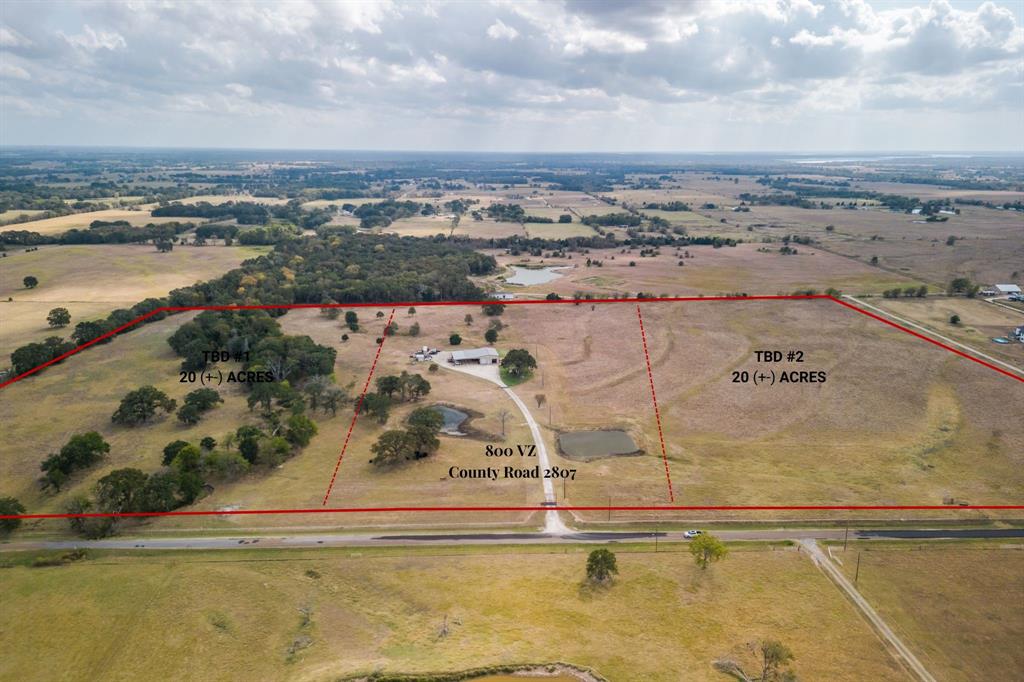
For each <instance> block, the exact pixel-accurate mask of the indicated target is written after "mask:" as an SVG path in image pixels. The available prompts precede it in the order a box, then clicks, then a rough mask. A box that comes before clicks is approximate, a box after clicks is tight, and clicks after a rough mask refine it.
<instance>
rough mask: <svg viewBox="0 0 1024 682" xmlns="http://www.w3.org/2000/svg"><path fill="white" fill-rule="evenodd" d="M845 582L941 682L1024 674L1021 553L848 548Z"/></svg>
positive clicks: (1007, 549)
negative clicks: (854, 582) (851, 583)
mask: <svg viewBox="0 0 1024 682" xmlns="http://www.w3.org/2000/svg"><path fill="white" fill-rule="evenodd" d="M832 552H833V554H835V555H836V556H838V557H840V559H841V560H842V562H843V564H842V567H841V570H842V571H843V572H844V574H846V576H847V577H848V578H850V580H853V578H854V576H855V575H857V574H858V571H857V561H858V556H859V557H860V570H859V577H858V582H857V588H858V590H859V591H860V592H861V594H862V595H864V597H865V598H866V599H867V600H868V602H869V603H870V604H871V605H872V606H873V607H874V608H875V610H876V611H878V613H879V614H880V615H881V616H882V617H883V618H884V619H885V620H886V622H888V623H889V625H890V626H891V627H893V629H894V630H895V631H896V632H897V634H898V635H899V636H900V637H901V638H902V639H903V640H904V643H905V644H907V646H909V647H910V648H911V650H912V651H913V652H914V653H915V654H916V655H917V657H918V658H919V659H920V660H921V662H922V663H923V664H924V666H925V667H926V668H928V670H929V671H930V672H931V673H932V674H933V675H935V677H936V678H938V679H941V680H951V681H958V682H959V681H968V680H977V681H979V682H981V681H984V680H998V679H1009V678H1011V677H1013V676H1014V674H1015V673H1013V672H1012V671H1015V670H1016V671H1020V670H1022V669H1024V649H1022V648H1021V646H1020V643H1021V641H1024V609H1022V608H1021V606H1022V604H1024V546H1021V545H1017V546H1007V545H1002V546H999V545H993V544H991V543H987V544H980V543H979V544H973V545H965V544H963V543H948V544H944V545H941V546H938V545H933V544H931V543H928V544H924V545H922V544H914V543H906V544H902V545H894V544H890V545H889V546H886V547H882V548H878V547H876V546H875V544H874V543H873V542H872V543H867V542H859V543H851V546H850V548H849V549H848V550H847V551H845V552H843V551H842V549H841V548H838V549H837V548H833V550H832Z"/></svg>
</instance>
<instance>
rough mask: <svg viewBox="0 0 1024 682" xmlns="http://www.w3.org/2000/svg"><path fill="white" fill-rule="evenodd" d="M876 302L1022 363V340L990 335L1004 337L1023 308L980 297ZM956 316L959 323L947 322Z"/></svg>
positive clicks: (1020, 321)
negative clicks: (1004, 340) (1003, 341)
mask: <svg viewBox="0 0 1024 682" xmlns="http://www.w3.org/2000/svg"><path fill="white" fill-rule="evenodd" d="M871 305H875V306H878V307H879V308H882V309H884V310H887V311H889V312H891V313H893V314H894V315H896V316H898V317H901V318H904V319H912V320H914V321H915V322H917V323H919V324H921V325H923V326H925V327H927V328H928V329H931V330H933V331H935V332H936V333H938V334H941V335H943V336H947V337H949V338H951V339H954V340H956V341H959V342H960V343H962V344H964V345H965V346H969V347H971V348H976V349H978V350H979V351H981V352H983V353H985V354H987V355H991V356H992V357H995V358H999V359H1001V360H1005V361H1007V362H1011V363H1016V365H1017V366H1018V367H1024V344H1022V343H1017V342H1013V343H1010V344H1007V345H1002V344H998V343H994V342H993V341H992V339H993V338H998V337H1004V338H1005V337H1006V335H1007V333H1009V331H1010V330H1011V329H1014V328H1016V327H1019V326H1021V325H1024V311H1019V312H1017V311H1014V310H1011V309H1008V308H1006V307H1003V306H1001V305H994V304H992V303H988V302H986V301H983V300H980V299H969V298H926V299H910V298H900V299H886V298H882V299H873V300H872V301H871ZM953 315H959V316H960V323H959V324H950V322H949V320H950V317H952V316H953Z"/></svg>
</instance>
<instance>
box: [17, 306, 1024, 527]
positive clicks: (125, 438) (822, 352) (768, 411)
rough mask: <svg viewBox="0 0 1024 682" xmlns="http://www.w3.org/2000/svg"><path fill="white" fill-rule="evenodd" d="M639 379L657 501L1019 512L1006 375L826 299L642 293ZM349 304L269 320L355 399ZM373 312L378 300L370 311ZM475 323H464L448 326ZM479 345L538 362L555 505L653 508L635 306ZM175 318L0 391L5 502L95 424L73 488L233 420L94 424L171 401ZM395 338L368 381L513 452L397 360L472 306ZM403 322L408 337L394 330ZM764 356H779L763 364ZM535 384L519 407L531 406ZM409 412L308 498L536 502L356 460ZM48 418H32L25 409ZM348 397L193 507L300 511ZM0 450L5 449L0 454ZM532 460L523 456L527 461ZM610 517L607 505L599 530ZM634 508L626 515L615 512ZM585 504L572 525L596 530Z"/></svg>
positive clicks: (552, 309) (475, 402)
mask: <svg viewBox="0 0 1024 682" xmlns="http://www.w3.org/2000/svg"><path fill="white" fill-rule="evenodd" d="M641 307H642V310H643V315H644V324H645V328H646V330H647V342H648V347H649V352H650V358H651V364H652V367H653V375H654V381H655V384H656V388H657V391H658V399H659V405H660V408H661V414H662V422H663V430H664V434H665V440H666V447H667V454H668V458H669V464H670V469H671V475H672V480H673V489H674V492H675V501H676V502H677V503H679V504H688V505H723V504H726V505H758V504H777V505H784V504H819V505H831V504H849V505H864V504H936V505H941V504H943V502H944V501H945V500H946V499H947V498H954V499H956V500H957V501H967V502H970V503H973V504H1019V503H1020V500H1021V497H1020V491H1021V490H1022V489H1024V477H1022V473H1021V472H1022V468H1021V464H1022V461H1021V453H1024V424H1021V423H1020V422H1019V421H1014V420H1012V419H1007V414H1006V409H1005V406H1006V405H1007V404H1012V403H1013V402H1014V400H1015V398H1014V396H1015V395H1018V394H1020V393H1021V392H1022V389H1021V387H1020V386H1019V385H1018V384H1016V383H1014V382H1013V381H1012V380H1010V379H1008V378H1005V377H1001V376H999V375H998V374H996V373H994V372H992V371H991V370H988V369H986V368H983V367H980V366H978V365H974V364H972V363H970V362H968V361H966V360H964V359H962V358H958V357H956V356H954V355H952V354H950V353H948V352H946V351H943V350H941V349H937V348H934V347H932V346H930V345H928V344H925V343H923V342H922V341H920V340H918V339H914V338H913V337H910V336H909V335H905V334H901V333H900V332H898V331H895V330H892V329H890V328H887V327H885V326H884V325H881V324H879V323H877V322H875V321H873V320H870V319H868V318H866V317H862V316H859V315H857V314H856V313H854V312H852V311H849V310H846V309H843V308H841V307H840V306H838V305H836V304H834V303H830V302H828V301H801V302H764V301H748V302H742V301H739V302H711V301H706V302H701V301H695V302H691V303H665V304H659V303H645V304H641ZM375 312H376V311H375V310H374V309H360V310H359V315H360V319H361V326H362V329H361V331H360V332H359V333H355V334H350V339H349V340H348V341H347V342H342V341H341V340H340V336H341V334H342V332H343V331H345V330H344V329H343V328H342V324H341V323H340V321H338V320H333V321H332V320H329V319H327V318H324V317H322V316H320V315H319V313H318V312H316V311H292V312H290V313H289V314H288V315H286V316H285V317H283V318H281V321H282V325H283V327H284V329H285V331H286V332H287V333H291V334H308V335H310V336H311V337H312V338H314V339H315V340H316V341H317V342H319V343H323V344H329V345H332V346H334V347H335V348H337V349H338V352H339V355H338V362H337V365H336V367H335V377H336V380H337V382H338V384H340V385H342V386H349V387H350V393H351V394H352V395H354V396H355V395H358V393H359V392H360V391H361V389H362V386H363V383H364V382H365V380H366V375H367V372H368V371H369V368H370V365H371V363H372V361H373V358H374V356H375V354H376V350H377V346H376V342H375V339H376V338H377V337H378V336H380V334H381V331H382V329H383V325H384V319H383V318H376V316H375ZM381 312H384V313H385V314H388V313H389V312H390V308H387V307H382V308H381ZM467 313H469V314H471V315H472V316H473V317H474V320H473V322H472V324H471V325H467V324H466V323H465V321H464V319H463V318H464V316H465V315H466V314H467ZM502 320H503V322H504V323H505V324H506V325H507V328H506V329H504V330H503V331H502V332H501V335H500V338H499V340H498V342H497V344H495V345H496V346H497V347H498V348H499V350H500V351H506V350H508V349H510V348H516V347H523V348H527V349H528V350H530V352H531V353H533V354H534V355H535V356H536V357H537V358H538V363H539V369H538V371H537V372H536V374H535V375H534V376H533V377H532V378H531V379H529V380H528V381H526V382H524V383H522V384H520V385H519V386H517V387H516V389H515V391H516V393H517V394H518V395H519V396H520V398H521V399H522V400H524V401H525V402H526V403H527V404H528V405H530V408H531V411H532V412H533V414H534V416H535V418H537V420H538V422H540V424H541V426H542V432H543V437H544V438H545V441H546V443H547V446H548V449H549V452H551V453H553V454H552V462H551V463H552V464H554V465H558V466H561V467H565V468H575V469H577V472H578V473H577V475H576V477H575V479H574V480H572V481H569V482H567V483H566V484H565V486H564V487H563V486H562V485H556V491H557V497H558V500H559V501H560V502H562V501H564V502H568V503H569V504H575V505H605V504H608V503H609V501H611V502H612V503H615V504H628V505H645V504H665V503H667V502H668V501H669V496H668V488H667V485H666V480H665V473H664V465H663V462H662V457H661V451H660V444H659V440H658V436H657V426H656V422H655V418H654V410H653V404H652V402H651V396H650V386H649V382H648V378H647V371H646V365H645V361H644V356H643V348H642V341H641V337H640V330H639V324H638V320H637V315H636V304H633V303H613V304H594V305H580V306H565V305H559V306H511V307H509V308H508V309H507V310H506V312H505V314H504V315H503V316H502ZM181 321H183V318H180V317H179V318H171V319H168V320H165V321H163V322H160V323H156V324H152V325H147V326H146V327H144V328H143V329H140V330H138V331H136V332H133V333H132V334H130V335H126V336H124V337H121V338H118V339H117V340H115V341H114V342H112V343H111V344H108V345H105V346H102V347H100V348H97V349H93V350H90V351H86V352H85V353H83V354H82V355H79V356H76V357H73V358H70V359H69V360H67V361H66V362H65V363H64V364H62V365H61V366H59V367H57V368H54V369H51V370H49V371H47V372H45V373H43V374H42V375H41V376H39V377H36V378H33V379H30V380H26V381H25V382H23V383H20V384H16V385H15V386H13V387H11V388H9V389H6V390H5V392H4V395H2V396H0V420H2V421H3V423H5V424H9V425H10V438H9V440H8V441H7V442H8V443H9V445H5V446H4V449H5V452H4V453H2V455H3V456H2V457H0V462H2V467H3V469H2V470H0V480H3V481H4V488H3V490H0V493H4V494H14V495H16V496H18V497H20V498H22V499H23V501H25V502H26V505H27V506H29V508H30V509H32V510H36V509H44V510H52V509H57V508H59V507H60V505H61V504H62V503H63V501H64V496H63V495H58V496H55V497H49V496H42V495H41V494H40V493H39V492H38V491H37V490H36V488H35V484H34V480H35V478H36V476H37V475H38V464H39V462H40V461H41V460H42V459H43V458H44V457H45V456H46V454H47V453H49V452H52V451H55V450H56V449H57V448H59V447H60V445H61V444H63V443H64V442H65V441H66V440H67V438H68V437H69V436H70V435H72V434H73V433H77V432H82V431H86V430H91V429H96V430H99V431H100V432H101V433H103V434H105V436H106V437H107V438H108V440H109V441H110V442H111V444H112V446H113V451H112V453H111V456H110V457H109V458H108V460H107V461H106V462H105V463H104V464H103V465H102V466H101V467H98V468H97V469H96V470H93V471H90V472H88V473H87V474H86V475H84V476H83V477H82V478H80V479H78V480H77V483H76V485H75V486H73V487H72V490H73V491H75V490H78V491H80V490H84V489H85V488H86V487H87V486H89V485H91V484H92V482H94V481H95V480H96V479H98V478H99V477H100V476H102V475H103V474H104V473H105V472H106V471H109V470H110V469H113V468H118V467H123V466H139V467H140V468H143V469H146V470H154V469H156V468H157V467H158V465H159V453H160V450H161V449H162V447H163V445H165V444H166V443H168V442H170V441H172V440H175V439H177V438H185V439H186V440H198V439H199V438H200V437H202V436H205V435H212V436H214V437H215V438H218V439H220V438H221V437H222V436H223V435H224V434H225V433H227V432H228V431H231V430H233V429H234V428H235V427H236V426H238V425H240V424H242V423H246V422H248V421H252V420H253V419H254V417H253V416H252V415H251V414H249V413H248V412H247V410H246V409H245V407H244V403H243V401H242V395H241V394H240V393H239V394H235V393H233V392H229V393H228V394H227V398H228V400H227V403H226V404H225V405H223V406H222V407H220V408H218V409H217V410H215V411H214V412H213V413H211V416H210V417H208V418H206V419H204V421H203V422H202V423H201V424H199V425H198V426H196V427H191V428H184V427H181V426H180V425H179V424H178V423H177V421H176V420H174V419H173V418H171V419H164V420H158V421H157V422H156V423H154V424H151V425H148V426H143V427H139V428H135V429H123V428H114V427H113V426H112V425H111V424H110V423H109V415H110V413H112V412H113V410H114V409H115V408H116V406H117V402H118V400H119V399H120V397H121V396H122V395H123V394H124V393H125V392H126V391H127V390H129V389H131V388H134V387H136V386H139V385H143V384H147V383H152V384H154V385H156V386H158V387H160V388H162V389H163V390H165V391H167V392H168V393H169V394H171V395H172V397H177V398H179V399H180V397H181V396H182V395H183V394H184V393H185V392H186V391H187V390H189V389H190V388H192V387H190V386H188V385H183V384H178V383H177V378H178V377H177V371H176V369H177V366H178V361H177V358H175V357H174V356H173V354H172V353H171V352H170V349H169V348H168V347H167V346H166V342H165V339H166V336H167V335H168V334H170V333H171V332H172V331H173V329H174V328H175V327H176V326H177V325H178V324H180V322H181ZM395 321H396V322H397V324H398V327H399V328H398V335H397V336H394V337H389V338H388V339H387V340H386V342H385V344H384V347H383V349H382V351H381V353H380V358H379V361H378V364H377V367H376V371H375V377H380V376H384V375H386V374H395V373H398V372H401V371H403V370H405V371H410V372H419V373H422V374H423V375H424V376H425V377H426V378H427V379H428V380H429V381H430V382H431V384H432V391H431V393H430V395H429V396H428V397H427V398H425V399H424V400H423V401H421V403H420V404H432V403H434V402H442V403H449V404H452V405H455V406H458V407H462V408H469V409H470V410H472V411H474V412H476V413H479V414H480V415H481V416H479V418H477V419H476V420H474V422H473V427H474V428H476V429H479V430H480V431H482V432H485V433H488V434H492V435H495V436H500V433H501V423H500V419H499V415H500V413H501V412H502V411H507V412H508V413H509V415H510V418H509V419H508V420H507V423H506V439H505V440H504V443H503V444H506V445H507V444H511V445H515V444H518V443H530V442H532V440H531V438H530V435H529V432H528V430H527V429H526V426H525V424H524V423H523V421H522V418H521V416H520V414H519V412H518V410H517V409H516V408H515V406H514V405H513V404H512V403H511V402H510V401H509V400H508V398H507V397H506V396H505V395H504V394H502V393H501V392H500V391H499V390H498V389H496V388H494V387H492V386H491V385H490V384H488V383H486V382H484V381H482V380H480V379H476V378H473V377H469V376H465V375H462V374H457V373H454V372H451V371H448V370H441V371H439V372H434V373H431V372H428V371H427V369H428V366H427V364H426V363H413V362H411V361H410V359H409V357H408V356H409V354H410V353H411V352H412V351H413V350H415V349H417V348H419V347H420V346H422V345H428V346H431V347H437V348H441V349H449V348H450V346H449V345H448V342H447V339H448V335H449V334H450V333H451V332H453V331H457V332H459V333H460V334H461V335H462V337H463V339H464V341H463V344H462V345H461V346H460V348H473V347H478V346H482V345H485V343H484V340H483V332H484V330H485V329H486V318H485V317H484V316H483V314H482V313H481V311H480V309H479V308H477V307H469V308H462V307H436V308H435V307H421V308H419V309H418V312H417V313H416V314H415V315H414V316H410V315H408V313H407V311H406V310H405V309H400V310H397V311H396V317H395ZM413 322H417V323H419V324H420V327H421V334H420V336H417V337H409V336H407V333H408V330H409V327H410V326H411V325H412V324H413ZM755 349H778V350H783V351H787V350H799V351H803V352H804V354H805V362H804V363H803V364H801V365H794V364H788V365H787V366H783V365H774V366H765V367H766V368H772V369H775V370H776V371H779V370H782V369H804V370H813V371H826V372H827V373H828V374H827V381H826V383H824V384H817V383H815V384H793V385H778V386H751V385H749V384H747V385H744V384H740V383H734V382H733V381H732V373H733V371H742V370H747V371H750V372H754V371H756V370H757V369H759V366H758V365H757V364H756V363H755V362H754V357H753V351H754V350H755ZM784 364H785V363H784ZM538 395H543V396H544V401H543V405H542V406H540V407H539V408H538V404H537V396H538ZM413 407H415V405H412V404H406V405H399V406H396V407H395V409H394V410H393V411H392V415H391V417H390V420H389V422H388V424H387V425H386V426H382V425H379V424H377V423H375V422H374V421H373V420H372V419H369V418H366V416H365V415H363V416H362V417H361V418H360V419H359V420H358V421H357V423H356V426H355V429H354V431H353V433H352V437H351V440H350V442H349V445H348V449H347V452H346V455H345V458H344V461H343V462H342V465H341V468H340V471H339V475H338V479H337V482H336V484H335V487H334V491H333V493H332V495H331V497H330V500H329V504H330V506H334V507H363V508H365V507H386V506H410V507H424V506H436V505H439V504H440V505H444V506H467V505H468V506H472V505H511V506H532V505H536V504H537V503H539V502H540V500H541V495H542V492H541V483H540V481H539V480H526V481H522V480H518V481H517V480H506V479H503V478H502V479H499V480H498V481H495V482H481V481H460V480H453V479H451V478H449V476H448V470H449V467H450V466H461V467H484V466H488V465H490V464H493V462H494V461H493V460H492V459H490V458H487V457H485V454H484V447H485V445H486V442H484V441H482V440H476V439H472V438H466V437H462V438H460V437H447V436H445V437H442V447H441V450H440V451H439V453H437V454H436V455H434V456H432V457H429V458H427V459H424V460H419V461H416V462H410V463H408V464H407V465H404V466H402V467H400V468H398V469H395V470H392V471H379V470H376V469H375V468H374V467H373V466H371V465H370V464H369V459H370V458H371V457H372V455H371V453H370V445H371V444H372V443H373V442H374V441H375V440H376V438H377V437H378V436H379V435H380V433H382V432H383V430H384V429H385V428H398V427H399V426H400V425H401V423H402V422H403V420H404V418H405V416H406V414H407V413H408V412H409V411H410V410H411V409H412V408H413ZM39 414H46V415H49V416H48V418H47V419H45V420H42V419H40V418H39V417H38V416H37V415H39ZM351 414H352V413H351V408H347V409H343V410H341V411H339V413H338V414H337V416H334V417H327V416H324V415H322V414H319V413H318V414H317V415H315V419H316V421H317V422H318V424H319V428H320V432H319V435H318V436H317V437H316V438H314V440H313V442H312V443H311V444H310V445H309V446H308V447H307V448H306V449H304V450H303V451H302V452H301V453H300V454H299V455H298V456H296V457H295V458H293V459H291V460H289V461H288V462H286V463H285V464H284V466H283V467H281V468H280V469H278V470H275V471H273V472H269V473H261V474H258V475H255V474H254V475H251V476H249V477H246V478H244V479H242V480H240V481H237V482H235V483H231V484H218V485H217V487H216V489H215V490H214V492H213V493H212V494H211V495H209V496H208V497H206V498H204V499H203V500H202V501H200V502H199V503H198V504H197V505H196V506H195V508H197V509H209V510H214V509H219V508H222V507H228V506H230V507H236V508H241V509H266V508H317V507H319V506H320V504H321V502H322V499H323V494H324V492H325V490H326V487H327V484H328V481H329V479H330V476H331V472H332V471H333V469H334V466H335V463H336V462H337V459H338V456H339V454H340V452H341V447H342V443H343V442H344V439H345V436H346V433H347V432H348V428H349V423H350V420H351ZM599 428H618V429H623V430H625V431H627V432H628V433H630V435H631V436H632V437H633V438H634V440H635V441H636V442H637V444H638V445H639V447H640V448H641V449H642V450H643V453H642V454H641V455H640V456H632V457H617V458H606V459H599V460H595V461H591V462H585V463H582V462H579V461H574V460H570V459H567V458H564V457H562V456H561V455H559V454H556V453H557V450H558V446H557V443H556V438H557V434H558V433H559V432H562V431H571V430H581V429H599ZM14 444H17V445H14ZM530 464H531V465H532V464H533V462H530ZM627 516H629V515H628V514H625V515H624V514H623V513H617V514H616V518H617V520H619V521H624V520H627ZM634 516H636V518H641V517H642V515H639V514H637V515H634ZM603 519H604V514H603V513H595V514H589V515H587V514H585V515H583V516H581V517H580V520H582V521H600V520H603ZM513 521H520V522H521V521H530V522H532V523H538V522H539V517H538V516H537V515H534V516H532V517H531V516H530V515H528V514H527V513H514V514H501V513H495V514H476V515H466V514H459V513H448V512H445V513H438V514H435V515H431V516H430V518H429V519H427V518H425V517H423V516H422V515H417V514H404V515H396V514H392V513H377V512H373V513H360V514H358V515H344V516H339V515H335V516H333V517H323V516H320V517H316V516H308V517H285V516H276V517H266V518H261V520H260V523H261V524H262V525H267V526H284V525H289V524H292V525H296V526H299V525H326V524H335V525H338V526H342V525H343V526H359V525H362V526H367V525H369V526H373V525H382V524H385V525H389V524H400V525H407V526H416V525H423V524H427V523H434V524H437V523H443V524H450V525H473V524H477V525H481V524H483V525H486V524H495V523H503V522H513ZM247 524H251V520H247V519H246V518H245V517H226V518H215V517H204V518H200V519H161V520H160V521H158V522H152V525H153V526H154V527H157V528H174V527H189V528H223V527H231V526H235V525H247Z"/></svg>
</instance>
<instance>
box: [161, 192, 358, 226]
mask: <svg viewBox="0 0 1024 682" xmlns="http://www.w3.org/2000/svg"><path fill="white" fill-rule="evenodd" d="M229 201H234V202H250V203H254V204H267V205H268V206H282V205H284V204H287V203H288V199H280V198H278V197H254V196H253V195H251V194H200V195H197V196H194V197H187V198H185V199H182V200H180V202H179V203H182V204H198V203H200V202H206V203H208V204H212V205H214V206H218V205H220V204H226V203H228V202H229ZM336 203H338V205H339V206H340V205H341V204H342V203H345V202H336ZM178 220H181V218H178Z"/></svg>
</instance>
